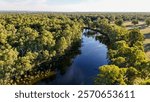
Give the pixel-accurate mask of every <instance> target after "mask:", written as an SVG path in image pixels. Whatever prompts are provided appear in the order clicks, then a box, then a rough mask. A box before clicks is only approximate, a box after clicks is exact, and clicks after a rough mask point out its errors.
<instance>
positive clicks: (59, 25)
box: [0, 14, 83, 84]
mask: <svg viewBox="0 0 150 102" xmlns="http://www.w3.org/2000/svg"><path fill="white" fill-rule="evenodd" d="M82 26H83V23H82V22H81V21H80V20H77V19H71V17H69V16H65V15H51V14H1V15H0V84H19V83H21V82H23V80H24V81H25V79H26V80H29V79H30V77H31V76H30V75H33V76H32V77H34V76H36V77H39V76H37V75H36V73H38V72H37V71H38V70H39V69H38V67H39V65H40V64H42V63H44V62H48V61H49V62H50V61H52V59H54V58H55V59H57V58H59V57H60V56H62V55H64V54H65V53H66V52H65V51H67V50H69V49H70V47H71V46H72V45H73V44H74V43H75V42H78V41H79V40H80V39H81V28H82ZM27 73H28V74H27ZM41 73H42V72H41ZM38 74H39V73H38ZM39 75H41V74H39ZM25 77H26V78H25ZM31 79H32V80H33V79H34V78H31ZM24 83H26V82H24Z"/></svg>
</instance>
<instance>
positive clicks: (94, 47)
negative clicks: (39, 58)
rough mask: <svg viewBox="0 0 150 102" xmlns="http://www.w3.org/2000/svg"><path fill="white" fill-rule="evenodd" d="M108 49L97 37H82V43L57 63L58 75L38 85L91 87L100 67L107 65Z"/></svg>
mask: <svg viewBox="0 0 150 102" xmlns="http://www.w3.org/2000/svg"><path fill="white" fill-rule="evenodd" d="M107 63H108V62H107V47H106V46H105V45H104V44H102V43H100V42H99V41H98V40H96V36H95V35H93V36H92V35H90V36H87V35H86V33H84V34H83V36H82V42H81V43H80V44H78V45H76V47H74V49H73V50H71V51H70V52H69V53H68V54H67V55H66V56H64V58H63V60H61V61H60V62H56V63H55V68H56V69H57V70H56V72H57V74H56V75H55V76H53V78H52V77H51V78H46V79H43V80H41V81H39V82H38V83H37V84H44V85H45V84H50V85H83V84H84V85H91V84H94V83H93V82H94V79H95V77H96V75H97V74H98V72H99V71H98V68H99V66H102V65H105V64H107Z"/></svg>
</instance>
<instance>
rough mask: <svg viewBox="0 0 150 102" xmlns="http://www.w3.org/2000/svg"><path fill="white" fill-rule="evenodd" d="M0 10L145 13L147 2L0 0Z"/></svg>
mask: <svg viewBox="0 0 150 102" xmlns="http://www.w3.org/2000/svg"><path fill="white" fill-rule="evenodd" d="M0 10H29V11H120V12H122V11H125V12H127V11H137V12H138V11H139V12H142V11H145V12H146V11H147V12H150V6H149V0H0Z"/></svg>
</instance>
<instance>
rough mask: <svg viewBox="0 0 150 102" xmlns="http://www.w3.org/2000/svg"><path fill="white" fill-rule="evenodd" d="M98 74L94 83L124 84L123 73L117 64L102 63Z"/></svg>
mask: <svg viewBox="0 0 150 102" xmlns="http://www.w3.org/2000/svg"><path fill="white" fill-rule="evenodd" d="M99 71H100V74H98V76H97V78H96V80H95V83H96V84H102V85H115V84H119V85H120V84H125V82H124V79H123V78H124V77H123V74H121V70H120V68H119V67H118V66H115V65H104V66H102V67H100V68H99Z"/></svg>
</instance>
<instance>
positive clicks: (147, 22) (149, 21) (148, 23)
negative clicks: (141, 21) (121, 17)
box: [145, 18, 150, 26]
mask: <svg viewBox="0 0 150 102" xmlns="http://www.w3.org/2000/svg"><path fill="white" fill-rule="evenodd" d="M145 23H146V25H147V26H149V25H150V18H147V19H146V20H145Z"/></svg>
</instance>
